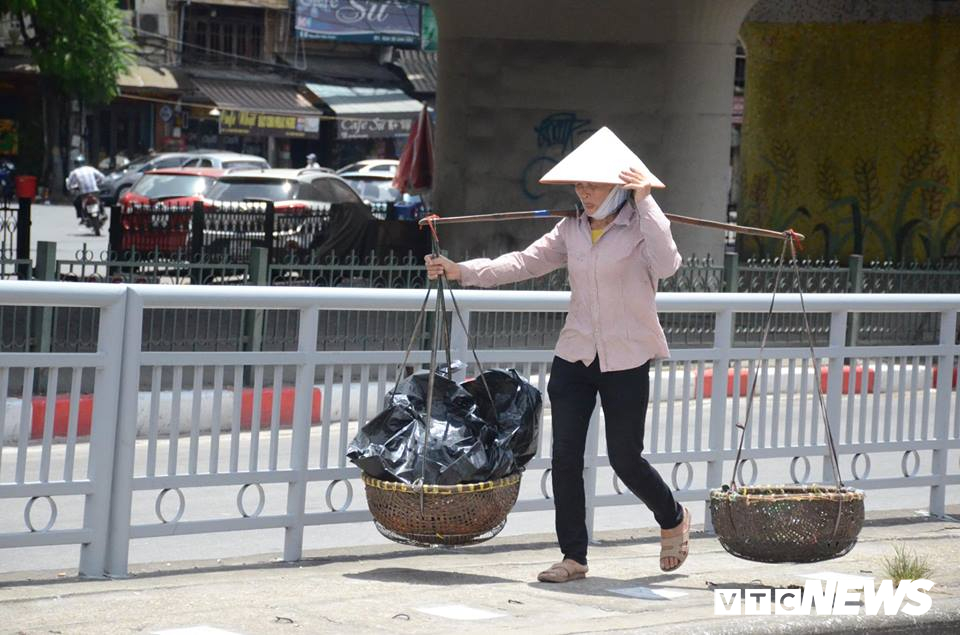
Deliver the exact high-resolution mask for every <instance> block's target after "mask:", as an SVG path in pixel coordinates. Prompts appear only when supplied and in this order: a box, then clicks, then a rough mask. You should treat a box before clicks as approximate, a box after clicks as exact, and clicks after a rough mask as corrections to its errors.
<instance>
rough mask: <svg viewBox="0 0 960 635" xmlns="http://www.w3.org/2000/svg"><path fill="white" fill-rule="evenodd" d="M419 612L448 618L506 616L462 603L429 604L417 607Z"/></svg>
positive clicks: (490, 618) (474, 618)
mask: <svg viewBox="0 0 960 635" xmlns="http://www.w3.org/2000/svg"><path fill="white" fill-rule="evenodd" d="M417 610H418V611H420V612H421V613H426V614H428V615H436V616H437V617H445V618H447V619H448V620H492V619H495V618H498V617H508V616H507V614H506V613H497V612H494V611H484V610H483V609H475V608H473V607H471V606H464V605H463V604H444V605H441V606H429V607H424V608H418V609H417Z"/></svg>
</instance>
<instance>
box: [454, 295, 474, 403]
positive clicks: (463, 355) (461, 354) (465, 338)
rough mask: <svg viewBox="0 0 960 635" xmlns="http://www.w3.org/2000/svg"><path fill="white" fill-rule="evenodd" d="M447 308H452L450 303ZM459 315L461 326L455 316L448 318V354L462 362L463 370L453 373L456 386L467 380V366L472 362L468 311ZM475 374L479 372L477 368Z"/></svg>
mask: <svg viewBox="0 0 960 635" xmlns="http://www.w3.org/2000/svg"><path fill="white" fill-rule="evenodd" d="M449 306H451V307H452V306H453V302H450V303H449ZM461 315H462V317H463V325H461V324H460V320H459V319H458V318H457V316H456V315H452V316H451V317H450V354H451V355H453V359H455V360H456V359H459V360H460V361H461V362H463V368H462V369H461V370H458V371H457V372H455V373H453V376H452V377H451V379H453V380H454V381H455V382H457V383H458V384H459V383H460V382H462V381H465V380H466V379H467V365H468V364H469V363H470V362H471V361H472V360H473V357H472V355H471V354H470V311H469V310H468V309H464V310H463V311H462V312H461ZM477 372H478V373H479V372H480V369H479V368H478V369H477Z"/></svg>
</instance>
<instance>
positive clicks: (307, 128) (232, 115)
mask: <svg viewBox="0 0 960 635" xmlns="http://www.w3.org/2000/svg"><path fill="white" fill-rule="evenodd" d="M319 132H320V117H319V116H318V117H309V116H296V115H273V114H270V113H266V112H248V111H243V110H226V109H224V110H221V111H220V133H221V134H243V135H254V136H262V137H288V138H291V137H292V138H298V137H307V136H311V135H316V134H318V133H319Z"/></svg>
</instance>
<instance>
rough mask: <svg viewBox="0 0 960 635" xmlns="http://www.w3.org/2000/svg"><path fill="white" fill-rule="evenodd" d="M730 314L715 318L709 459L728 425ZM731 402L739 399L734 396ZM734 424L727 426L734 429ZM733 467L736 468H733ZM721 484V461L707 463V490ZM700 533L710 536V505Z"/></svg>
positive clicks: (720, 445)
mask: <svg viewBox="0 0 960 635" xmlns="http://www.w3.org/2000/svg"><path fill="white" fill-rule="evenodd" d="M733 315H734V313H733V311H731V310H724V311H718V312H717V314H716V318H715V322H714V324H715V326H714V339H713V349H714V350H715V351H716V354H715V357H714V359H713V391H712V392H711V394H710V432H709V436H708V439H709V441H708V442H709V444H710V453H711V455H712V456H719V455H721V454H722V452H723V439H724V435H725V431H726V423H727V381H728V379H727V377H728V372H727V369H728V368H729V367H730V353H731V349H732V348H733ZM733 398H734V399H738V398H739V397H738V396H737V395H734V397H733ZM736 423H737V422H736V421H732V422H730V425H736ZM735 467H736V466H735ZM723 483H724V481H723V460H722V459H711V460H708V461H707V489H708V490H710V489H713V488H715V487H720V486H722V485H723ZM703 518H704V521H703V530H704V531H705V532H707V533H713V519H712V518H711V517H710V501H709V500H707V501H706V503H705V504H704V516H703Z"/></svg>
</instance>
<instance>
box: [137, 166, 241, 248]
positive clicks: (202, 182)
mask: <svg viewBox="0 0 960 635" xmlns="http://www.w3.org/2000/svg"><path fill="white" fill-rule="evenodd" d="M226 173H227V170H223V169H220V168H165V169H162V170H153V171H151V172H147V173H146V174H144V175H143V176H142V177H140V180H139V181H137V182H136V183H135V184H134V185H133V187H131V188H130V189H129V190H127V192H126V193H125V194H124V195H123V196H122V197H121V198H120V205H121V208H122V219H123V242H122V246H121V249H122V250H123V251H124V252H127V251H128V250H136V251H138V252H141V253H142V252H149V253H159V254H163V255H174V254H176V253H177V252H178V251H181V250H185V249H187V248H188V247H189V240H190V217H191V212H190V208H191V206H192V205H193V203H194V202H195V201H199V200H203V197H204V196H205V195H206V193H207V192H208V191H209V189H210V187H211V186H212V185H213V183H214V182H215V181H216V180H217V179H218V178H219V177H221V176H223V175H224V174H226ZM138 206H143V207H144V208H149V210H150V211H148V212H146V213H137V211H138V210H137V207H138ZM160 207H171V208H176V209H180V210H186V211H185V212H183V213H180V212H173V213H171V212H166V213H163V212H161V211H160V210H159V209H158V208H160Z"/></svg>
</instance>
